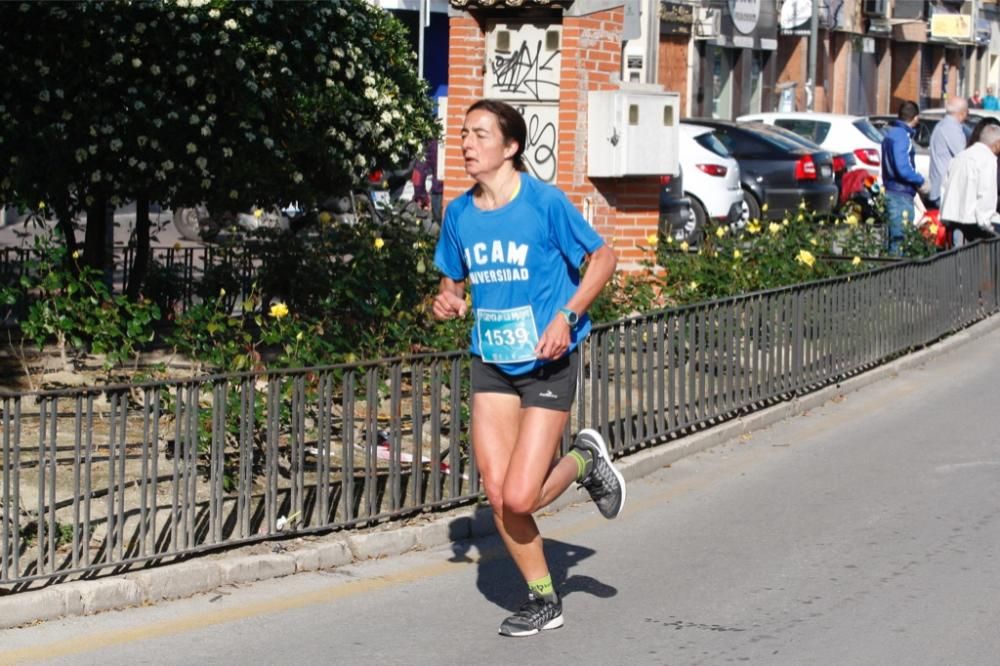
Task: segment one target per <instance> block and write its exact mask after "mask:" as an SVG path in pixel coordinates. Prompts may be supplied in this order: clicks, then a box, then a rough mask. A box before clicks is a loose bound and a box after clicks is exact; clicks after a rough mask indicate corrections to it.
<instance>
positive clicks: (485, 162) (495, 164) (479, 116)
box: [462, 109, 517, 180]
mask: <svg viewBox="0 0 1000 666" xmlns="http://www.w3.org/2000/svg"><path fill="white" fill-rule="evenodd" d="M515 152H517V144H516V143H515V142H513V141H512V142H510V143H505V141H504V137H503V133H502V132H501V131H500V124H499V123H498V122H497V117H496V116H495V115H493V114H492V113H491V112H489V111H486V110H485V109H476V110H475V111H472V112H470V113H468V114H466V116H465V124H463V125H462V158H463V159H464V160H465V172H466V173H467V174H469V175H470V176H472V177H473V178H474V179H476V180H479V179H480V178H482V177H484V176H488V175H490V174H495V173H497V172H498V171H499V170H500V167H502V166H503V164H504V162H506V161H507V160H508V159H510V158H511V157H513V156H514V153H515Z"/></svg>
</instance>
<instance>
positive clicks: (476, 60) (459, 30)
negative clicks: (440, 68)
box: [444, 15, 486, 203]
mask: <svg viewBox="0 0 1000 666" xmlns="http://www.w3.org/2000/svg"><path fill="white" fill-rule="evenodd" d="M485 62H486V36H485V33H484V32H483V30H482V28H481V27H480V25H479V23H478V22H477V21H476V20H475V19H474V18H472V17H471V16H468V15H465V16H455V17H452V18H450V19H449V20H448V116H447V121H446V124H447V126H446V127H445V137H444V160H445V171H444V200H445V203H447V202H449V201H451V200H452V199H454V198H455V197H457V196H458V195H460V194H461V193H462V192H464V191H465V190H467V189H469V186H470V185H471V183H470V181H469V176H468V175H467V174H466V173H465V163H464V162H463V161H462V142H461V137H460V136H459V132H460V131H461V129H462V121H463V120H465V110H466V109H467V108H469V106H470V105H471V104H472V103H473V102H475V101H476V100H478V99H479V98H480V97H482V96H483V81H484V80H485V77H484V72H483V65H484V63H485Z"/></svg>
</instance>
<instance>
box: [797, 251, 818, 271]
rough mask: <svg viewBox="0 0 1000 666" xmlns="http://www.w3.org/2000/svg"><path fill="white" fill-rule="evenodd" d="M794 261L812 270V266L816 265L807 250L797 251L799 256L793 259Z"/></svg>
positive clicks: (814, 259)
mask: <svg viewBox="0 0 1000 666" xmlns="http://www.w3.org/2000/svg"><path fill="white" fill-rule="evenodd" d="M795 261H797V262H799V263H800V264H805V265H806V266H808V267H809V268H812V266H813V264H815V263H816V257H814V256H813V255H812V252H809V251H808V250H799V254H798V255H797V256H796V257H795Z"/></svg>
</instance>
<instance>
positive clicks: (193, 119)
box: [188, 113, 201, 125]
mask: <svg viewBox="0 0 1000 666" xmlns="http://www.w3.org/2000/svg"><path fill="white" fill-rule="evenodd" d="M188 122H189V123H191V124H192V125H197V124H198V123H200V122H201V118H199V117H198V114H197V113H192V114H191V117H190V118H188Z"/></svg>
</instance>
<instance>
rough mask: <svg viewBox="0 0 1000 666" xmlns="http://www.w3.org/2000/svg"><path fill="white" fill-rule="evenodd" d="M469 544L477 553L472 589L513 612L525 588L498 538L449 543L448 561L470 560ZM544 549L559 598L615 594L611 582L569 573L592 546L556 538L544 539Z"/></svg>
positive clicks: (525, 590) (522, 596) (522, 598)
mask: <svg viewBox="0 0 1000 666" xmlns="http://www.w3.org/2000/svg"><path fill="white" fill-rule="evenodd" d="M473 547H474V548H475V549H476V550H477V551H478V552H479V555H480V557H479V561H478V564H479V566H478V569H477V572H476V588H477V589H478V590H479V591H480V593H482V595H483V596H484V597H485V598H486V599H487V600H488V601H490V602H492V603H494V604H496V605H497V606H499V607H501V608H503V609H506V610H508V611H512V612H513V611H516V610H517V609H518V608H520V607H521V604H523V603H524V600H525V597H526V594H527V588H526V587H525V584H524V578H522V576H521V573H520V572H519V571H518V570H517V567H516V566H515V565H514V561H513V560H512V559H511V558H510V555H508V553H507V550H506V548H505V547H504V545H503V542H502V541H501V540H500V537H499V536H496V535H494V536H491V537H484V538H480V539H475V540H463V541H456V542H453V543H452V552H453V556H452V558H451V561H453V562H470V561H472V558H470V557H469V551H470V550H471V549H472V548H473ZM544 548H545V559H546V561H547V562H548V564H549V574H550V575H551V576H552V583H553V584H554V585H555V588H556V590H557V591H558V592H559V595H560V596H561V597H562V598H564V599H565V598H566V597H567V596H569V595H571V594H575V593H577V592H582V593H585V594H590V595H592V596H595V597H599V598H601V599H609V598H611V597H613V596H615V595H617V594H618V589H617V588H615V587H613V586H611V585H608V584H606V583H603V582H601V581H599V580H597V579H596V578H593V577H591V576H588V575H586V574H580V573H573V572H572V570H573V569H574V568H575V567H576V566H577V565H578V564H579V563H580V562H582V561H584V560H586V559H587V558H588V557H590V556H591V555H593V554H594V553H595V552H596V551H595V550H593V549H592V548H587V547H585V546H580V545H578V544H573V543H566V542H564V541H558V540H556V539H545V540H544Z"/></svg>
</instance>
